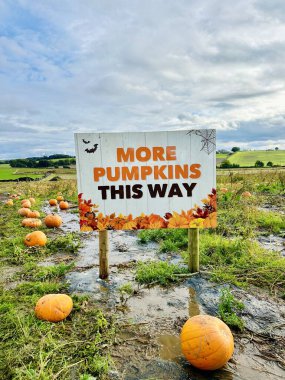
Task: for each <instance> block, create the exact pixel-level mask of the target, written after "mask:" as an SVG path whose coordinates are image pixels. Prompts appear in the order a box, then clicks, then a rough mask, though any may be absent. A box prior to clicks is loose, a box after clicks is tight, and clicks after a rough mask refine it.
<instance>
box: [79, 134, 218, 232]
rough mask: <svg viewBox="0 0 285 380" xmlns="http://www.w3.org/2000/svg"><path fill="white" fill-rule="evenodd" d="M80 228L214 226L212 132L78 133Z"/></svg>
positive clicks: (213, 142)
mask: <svg viewBox="0 0 285 380" xmlns="http://www.w3.org/2000/svg"><path fill="white" fill-rule="evenodd" d="M75 145H76V164H77V180H78V191H79V196H78V199H79V210H80V227H81V230H83V231H89V230H104V229H124V230H128V229H149V228H192V227H193V228H197V227H201V228H205V227H206V228H208V227H215V226H216V216H217V213H216V191H215V187H216V149H215V147H216V133H215V130H213V129H204V130H202V129H201V130H182V131H181V130H180V131H160V132H118V133H76V134H75Z"/></svg>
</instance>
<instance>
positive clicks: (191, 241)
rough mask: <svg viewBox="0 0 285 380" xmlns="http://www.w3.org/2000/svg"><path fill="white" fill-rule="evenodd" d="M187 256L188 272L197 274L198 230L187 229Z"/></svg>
mask: <svg viewBox="0 0 285 380" xmlns="http://www.w3.org/2000/svg"><path fill="white" fill-rule="evenodd" d="M188 255H189V258H188V260H189V261H188V268H189V270H190V272H191V273H195V272H199V228H189V229H188Z"/></svg>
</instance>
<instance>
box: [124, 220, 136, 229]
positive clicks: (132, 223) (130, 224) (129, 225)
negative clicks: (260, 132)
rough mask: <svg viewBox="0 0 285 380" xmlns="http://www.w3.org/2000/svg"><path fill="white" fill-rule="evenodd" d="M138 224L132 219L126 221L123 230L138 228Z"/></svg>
mask: <svg viewBox="0 0 285 380" xmlns="http://www.w3.org/2000/svg"><path fill="white" fill-rule="evenodd" d="M136 226H137V224H136V222H135V221H134V220H130V221H129V222H127V223H125V224H124V225H123V228H122V229H123V230H134V229H135V228H136Z"/></svg>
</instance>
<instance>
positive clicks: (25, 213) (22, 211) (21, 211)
mask: <svg viewBox="0 0 285 380" xmlns="http://www.w3.org/2000/svg"><path fill="white" fill-rule="evenodd" d="M29 212H30V210H29V209H28V208H24V207H22V208H20V209H19V210H18V214H19V215H21V216H28V213H29Z"/></svg>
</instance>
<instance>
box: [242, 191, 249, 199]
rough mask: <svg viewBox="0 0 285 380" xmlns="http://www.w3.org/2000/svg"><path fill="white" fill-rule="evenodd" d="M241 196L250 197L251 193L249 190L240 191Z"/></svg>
mask: <svg viewBox="0 0 285 380" xmlns="http://www.w3.org/2000/svg"><path fill="white" fill-rule="evenodd" d="M242 197H244V198H249V197H251V193H250V192H249V191H244V192H243V193H242Z"/></svg>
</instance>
